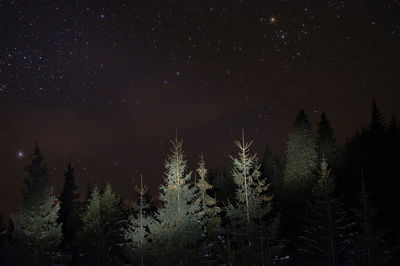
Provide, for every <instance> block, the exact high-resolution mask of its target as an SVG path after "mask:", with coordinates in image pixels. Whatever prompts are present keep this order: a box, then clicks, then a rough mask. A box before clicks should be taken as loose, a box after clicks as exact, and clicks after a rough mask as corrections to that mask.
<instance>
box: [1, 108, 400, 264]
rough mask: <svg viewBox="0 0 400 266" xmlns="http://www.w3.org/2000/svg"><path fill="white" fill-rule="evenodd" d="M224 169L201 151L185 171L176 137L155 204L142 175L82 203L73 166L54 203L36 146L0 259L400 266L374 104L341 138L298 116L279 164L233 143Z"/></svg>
mask: <svg viewBox="0 0 400 266" xmlns="http://www.w3.org/2000/svg"><path fill="white" fill-rule="evenodd" d="M234 144H235V145H236V148H237V154H236V155H233V156H230V158H231V163H230V165H229V166H227V167H226V168H225V169H219V170H210V169H207V166H206V159H205V157H204V156H203V155H201V156H200V157H199V163H198V168H197V169H195V171H194V172H192V171H190V170H189V169H188V166H187V161H186V160H185V155H184V151H183V141H182V140H181V139H178V137H177V136H176V137H175V139H174V140H172V141H171V149H170V153H169V155H168V156H167V159H166V161H165V173H164V180H163V183H162V184H161V186H160V188H159V200H160V204H155V202H154V201H153V200H152V197H151V195H150V194H149V192H148V187H147V186H146V184H144V183H143V179H142V176H140V184H138V185H137V186H136V187H135V191H136V195H135V197H136V200H135V202H134V203H133V204H127V203H126V201H123V200H122V199H121V198H120V196H119V195H118V193H117V192H116V191H115V190H114V189H113V188H112V186H111V184H110V183H108V184H106V185H105V186H104V187H98V186H94V187H93V188H91V187H90V186H89V187H88V192H87V194H86V197H85V200H83V201H81V200H80V195H79V194H78V192H77V191H78V187H77V185H76V184H75V179H76V176H75V173H74V168H73V166H72V165H71V163H68V165H67V167H66V171H65V174H64V185H63V188H62V191H61V194H60V195H59V197H58V198H57V197H56V196H55V193H54V191H53V187H52V184H50V181H49V176H48V171H47V166H46V164H45V162H44V158H43V156H42V153H41V151H40V148H39V145H38V143H36V145H35V148H34V150H33V153H32V156H31V161H30V164H29V165H27V166H26V167H25V171H26V172H27V175H28V177H27V178H26V179H25V180H24V187H25V188H24V190H23V191H22V199H21V202H20V205H19V209H18V211H17V212H16V213H13V214H12V215H11V218H10V221H9V224H8V226H6V225H5V224H4V221H3V220H2V216H0V232H1V234H0V245H1V248H0V264H5V265H190V264H192V265H332V266H335V265H399V262H400V256H399V255H400V253H399V240H400V235H399V232H400V231H399V229H400V218H399V217H400V216H398V215H397V212H398V204H399V203H400V201H399V199H400V192H399V191H400V190H399V188H400V187H399V186H400V182H399V181H400V168H399V167H398V163H399V162H400V160H399V159H400V158H399V157H400V155H399V154H400V153H399V150H400V149H399V148H400V133H399V122H398V121H397V119H396V117H395V116H394V115H393V116H392V118H391V119H390V120H389V122H386V121H385V119H384V117H383V115H382V113H381V112H380V110H379V108H378V106H377V104H376V103H375V102H373V104H372V107H371V120H370V122H369V124H368V125H367V126H364V127H362V128H361V129H360V130H359V131H357V132H356V133H355V134H354V135H353V136H352V137H351V138H348V139H347V140H346V142H345V143H344V144H343V145H340V144H338V143H337V142H336V138H335V134H334V130H333V129H332V127H331V125H330V121H329V120H328V118H327V116H326V115H325V113H322V114H321V120H320V122H319V123H318V130H317V138H316V139H315V138H314V136H313V132H312V128H311V124H310V122H309V120H308V118H307V115H306V113H305V112H304V111H303V110H301V111H300V112H299V113H298V115H297V116H296V118H295V121H294V123H293V125H292V130H291V132H290V134H289V136H288V140H287V146H286V160H285V162H284V163H281V161H280V160H279V158H278V157H277V156H276V155H275V154H274V153H273V152H272V151H271V150H270V148H269V147H268V146H267V147H266V148H265V152H264V154H263V156H262V158H261V160H259V159H258V157H257V155H256V154H254V153H253V152H252V150H251V149H252V142H251V141H250V142H248V141H246V139H245V134H244V131H242V137H241V139H240V140H236V141H235V142H234Z"/></svg>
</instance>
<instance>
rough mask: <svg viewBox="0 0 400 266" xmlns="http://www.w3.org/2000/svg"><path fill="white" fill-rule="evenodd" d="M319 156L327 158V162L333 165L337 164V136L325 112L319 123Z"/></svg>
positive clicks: (320, 158)
mask: <svg viewBox="0 0 400 266" xmlns="http://www.w3.org/2000/svg"><path fill="white" fill-rule="evenodd" d="M317 149H318V158H319V160H322V158H325V160H326V162H327V163H328V164H329V165H331V166H336V163H337V149H336V138H335V134H334V132H333V129H332V127H331V124H330V122H329V120H328V118H327V117H326V114H325V113H322V114H321V120H320V122H319V123H318V138H317Z"/></svg>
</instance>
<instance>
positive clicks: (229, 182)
mask: <svg viewBox="0 0 400 266" xmlns="http://www.w3.org/2000/svg"><path fill="white" fill-rule="evenodd" d="M209 177H210V179H211V184H212V185H213V186H214V191H215V194H216V199H217V202H219V203H221V204H222V205H223V204H228V202H234V201H235V183H234V182H233V178H232V175H230V173H229V171H228V170H226V169H223V170H214V171H211V172H210V174H209ZM217 204H218V203H217ZM219 206H220V205H219ZM220 207H221V206H220Z"/></svg>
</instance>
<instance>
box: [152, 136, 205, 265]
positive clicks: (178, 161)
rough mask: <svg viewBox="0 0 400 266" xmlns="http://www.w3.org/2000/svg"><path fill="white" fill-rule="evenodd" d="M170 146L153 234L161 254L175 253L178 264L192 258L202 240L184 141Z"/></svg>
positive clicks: (197, 199) (197, 208)
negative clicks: (192, 252) (192, 253)
mask: <svg viewBox="0 0 400 266" xmlns="http://www.w3.org/2000/svg"><path fill="white" fill-rule="evenodd" d="M171 143H172V149H171V154H170V155H169V156H168V158H167V160H166V162H165V168H166V171H165V178H164V183H163V184H162V185H161V187H160V190H161V193H160V200H161V202H162V207H161V208H159V209H158V211H157V213H156V215H155V218H156V220H155V222H154V223H152V224H151V225H150V231H151V235H152V240H153V242H154V244H155V250H157V251H158V253H159V255H162V254H166V253H170V252H174V253H175V255H176V257H175V258H176V259H177V261H176V263H183V260H184V259H185V258H189V255H188V253H189V252H191V251H195V250H194V249H195V248H196V244H197V241H198V240H199V239H200V237H201V234H200V232H201V224H200V220H201V214H200V213H199V211H200V200H199V198H198V197H197V188H196V187H195V186H194V185H193V184H191V183H190V180H191V173H190V172H189V173H187V169H186V168H187V166H186V160H185V159H184V154H183V150H182V144H183V142H182V140H180V141H178V138H177V137H176V138H175V140H174V141H171ZM171 263H172V262H171Z"/></svg>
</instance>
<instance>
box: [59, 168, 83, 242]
mask: <svg viewBox="0 0 400 266" xmlns="http://www.w3.org/2000/svg"><path fill="white" fill-rule="evenodd" d="M74 171H75V170H74V168H72V166H71V162H70V163H69V164H68V165H67V171H66V172H65V173H64V177H65V179H64V186H63V189H62V192H61V196H60V198H59V200H60V201H61V203H60V212H59V218H58V221H59V223H61V224H62V232H63V244H64V246H66V247H68V246H70V245H71V244H72V242H73V241H74V239H75V236H76V232H77V230H78V228H79V226H80V221H79V215H80V214H79V208H80V202H79V194H78V193H76V190H77V189H78V186H76V185H75V174H74Z"/></svg>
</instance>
